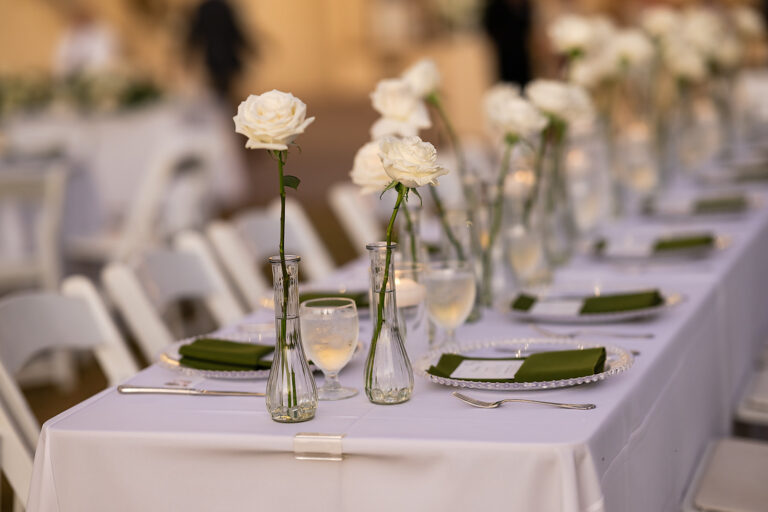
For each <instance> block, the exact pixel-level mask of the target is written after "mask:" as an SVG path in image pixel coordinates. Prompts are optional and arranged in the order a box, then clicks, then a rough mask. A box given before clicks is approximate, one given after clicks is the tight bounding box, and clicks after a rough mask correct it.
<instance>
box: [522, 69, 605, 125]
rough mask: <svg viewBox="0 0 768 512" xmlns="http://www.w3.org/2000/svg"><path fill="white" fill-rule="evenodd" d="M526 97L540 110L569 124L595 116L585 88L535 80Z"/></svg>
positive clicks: (530, 85) (554, 81)
mask: <svg viewBox="0 0 768 512" xmlns="http://www.w3.org/2000/svg"><path fill="white" fill-rule="evenodd" d="M525 95H526V96H527V97H528V99H529V100H531V103H533V104H534V106H536V107H537V108H538V109H539V110H541V111H542V112H544V113H545V114H549V115H551V116H554V117H557V118H558V119H560V120H562V121H565V122H567V123H573V122H577V121H580V120H582V119H584V118H586V117H591V116H592V114H593V108H592V102H591V100H590V99H589V95H588V94H587V93H586V91H585V90H584V88H583V87H580V86H578V85H574V84H567V83H565V82H559V81H556V80H546V79H539V80H534V81H533V82H531V83H529V84H528V85H527V86H526V87H525Z"/></svg>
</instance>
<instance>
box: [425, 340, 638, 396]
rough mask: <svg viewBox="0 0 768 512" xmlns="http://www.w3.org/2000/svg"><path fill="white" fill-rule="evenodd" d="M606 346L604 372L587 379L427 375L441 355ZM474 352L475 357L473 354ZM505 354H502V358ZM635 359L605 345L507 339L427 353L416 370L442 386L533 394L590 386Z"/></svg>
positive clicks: (509, 354)
mask: <svg viewBox="0 0 768 512" xmlns="http://www.w3.org/2000/svg"><path fill="white" fill-rule="evenodd" d="M598 347H605V355H606V358H605V368H604V370H603V371H602V372H600V373H596V374H594V375H586V376H584V377H574V378H572V379H559V380H548V381H534V382H482V381H480V382H478V381H468V380H461V379H451V378H445V377H438V376H436V375H432V374H430V373H427V370H428V369H429V367H430V366H432V365H434V364H436V363H437V362H438V361H439V360H440V356H441V355H442V354H445V353H451V354H462V355H482V356H489V354H493V355H495V356H499V357H504V355H506V357H524V356H526V355H530V354H533V353H536V352H552V351H557V350H583V349H585V348H598ZM473 352H474V353H475V354H473ZM502 354H503V355H502ZM633 362H634V359H633V357H632V354H631V353H630V352H629V351H628V350H626V349H624V348H622V347H618V346H615V345H605V344H603V343H593V342H588V341H576V340H566V339H545V338H520V339H508V340H492V341H479V342H474V343H469V344H466V345H458V346H454V347H452V348H441V349H435V350H432V351H430V352H428V353H427V354H426V355H424V356H423V357H422V358H420V359H419V360H417V361H416V364H415V369H416V372H417V374H418V375H420V376H422V377H424V378H426V379H427V380H429V381H431V382H434V383H435V384H441V385H443V386H453V387H457V388H467V389H484V390H490V391H533V390H539V389H554V388H565V387H571V386H578V385H581V384H589V383H590V382H599V381H601V380H605V379H606V377H609V376H611V375H617V374H619V373H621V372H624V371H626V370H628V369H629V368H630V367H631V366H632V363H633Z"/></svg>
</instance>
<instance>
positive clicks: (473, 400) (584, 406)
mask: <svg viewBox="0 0 768 512" xmlns="http://www.w3.org/2000/svg"><path fill="white" fill-rule="evenodd" d="M451 394H452V395H453V396H455V397H456V398H458V399H459V400H461V401H462V402H466V403H468V404H469V405H473V406H475V407H480V408H481V409H495V408H497V407H498V406H500V405H501V404H503V403H505V402H518V403H522V404H540V405H551V406H553V407H560V408H561V409H579V410H582V411H587V410H589V409H594V408H595V407H597V406H596V405H595V404H564V403H561V402H544V401H543V400H527V399H525V398H504V399H503V400H496V401H495V402H484V401H483V400H478V399H477V398H472V397H471V396H467V395H464V394H462V393H459V392H458V391H454V392H453V393H451Z"/></svg>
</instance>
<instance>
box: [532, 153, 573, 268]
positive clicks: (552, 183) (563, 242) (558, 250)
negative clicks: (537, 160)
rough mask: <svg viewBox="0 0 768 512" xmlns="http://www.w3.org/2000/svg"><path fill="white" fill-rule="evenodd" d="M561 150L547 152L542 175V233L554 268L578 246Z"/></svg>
mask: <svg viewBox="0 0 768 512" xmlns="http://www.w3.org/2000/svg"><path fill="white" fill-rule="evenodd" d="M562 160H563V155H562V154H561V152H560V151H552V152H549V153H547V154H546V155H545V160H544V168H543V176H542V180H541V185H540V186H539V194H540V196H539V197H538V198H537V201H540V205H541V208H542V212H543V214H544V218H543V219H542V234H543V235H544V250H545V251H546V255H547V259H548V260H549V263H550V264H551V265H552V266H553V267H559V266H561V265H564V264H565V263H567V262H568V260H570V259H571V256H572V255H573V251H574V250H575V247H576V238H577V229H576V222H575V220H574V215H573V206H572V204H571V197H570V193H569V190H568V183H567V177H566V175H565V169H564V165H563V161H562Z"/></svg>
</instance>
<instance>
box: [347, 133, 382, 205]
mask: <svg viewBox="0 0 768 512" xmlns="http://www.w3.org/2000/svg"><path fill="white" fill-rule="evenodd" d="M349 177H350V178H352V183H354V184H355V185H358V186H359V187H361V188H362V193H363V194H372V193H374V192H381V191H382V190H384V189H385V188H386V187H387V185H389V183H390V182H391V181H392V178H390V177H389V176H388V175H387V173H386V172H385V171H384V165H382V163H381V158H379V142H378V141H373V142H368V143H366V144H365V145H363V147H361V148H360V149H358V150H357V154H355V161H354V164H353V166H352V171H351V172H350V173H349Z"/></svg>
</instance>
